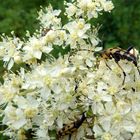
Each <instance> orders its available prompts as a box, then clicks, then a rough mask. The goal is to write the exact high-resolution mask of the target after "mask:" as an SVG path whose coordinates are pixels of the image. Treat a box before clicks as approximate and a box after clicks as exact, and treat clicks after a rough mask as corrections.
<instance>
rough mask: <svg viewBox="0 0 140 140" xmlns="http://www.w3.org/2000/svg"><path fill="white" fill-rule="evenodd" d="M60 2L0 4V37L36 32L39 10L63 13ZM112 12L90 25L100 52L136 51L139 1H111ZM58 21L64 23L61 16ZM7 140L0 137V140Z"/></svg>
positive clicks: (139, 38)
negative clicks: (96, 28)
mask: <svg viewBox="0 0 140 140" xmlns="http://www.w3.org/2000/svg"><path fill="white" fill-rule="evenodd" d="M63 1H64V0H59V1H57V0H0V34H2V33H5V34H6V35H10V33H11V31H14V32H15V34H16V36H18V37H21V38H22V37H24V36H25V34H26V31H27V30H28V31H30V32H31V34H32V33H33V32H35V30H36V29H39V24H38V21H37V20H36V18H37V16H38V14H37V11H39V9H40V6H42V7H45V6H47V5H48V4H49V3H51V4H52V5H53V7H55V8H57V9H62V10H63V11H64V5H63ZM113 2H114V5H115V8H114V10H113V12H111V13H110V14H108V13H105V14H104V15H101V16H100V18H99V19H98V20H95V19H94V20H92V21H91V22H93V24H96V25H97V23H99V25H101V26H100V30H99V37H100V39H101V40H102V45H103V46H104V48H108V47H114V46H116V45H118V46H120V47H122V48H127V47H129V46H131V45H132V46H134V47H136V48H138V49H139V50H140V10H139V9H140V1H139V0H113ZM62 20H63V22H65V21H64V20H65V19H64V18H63V15H62ZM0 129H2V127H0ZM6 139H7V138H5V137H3V136H1V135H0V140H6Z"/></svg>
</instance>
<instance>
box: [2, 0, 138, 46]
mask: <svg viewBox="0 0 140 140" xmlns="http://www.w3.org/2000/svg"><path fill="white" fill-rule="evenodd" d="M63 1H64V0H59V1H57V0H22V1H21V0H0V34H1V33H5V34H6V35H10V33H11V31H15V34H16V35H17V36H19V37H24V36H25V34H26V31H27V30H29V31H30V32H31V33H33V32H34V31H35V30H36V29H38V28H39V24H38V21H37V20H36V18H37V16H38V14H37V11H39V9H40V6H42V7H45V6H47V5H48V4H49V3H51V4H52V5H53V7H55V8H57V9H62V10H64V5H63ZM113 3H114V5H115V8H114V10H113V12H111V13H105V14H103V15H101V16H100V18H99V19H97V20H93V24H95V23H99V25H101V27H100V30H99V37H100V39H101V40H102V41H103V42H102V45H103V46H104V47H105V48H107V47H113V46H116V45H119V46H121V47H122V48H127V47H129V46H131V45H132V46H134V47H137V48H140V47H139V46H140V39H139V37H140V10H139V9H140V1H139V0H113ZM62 18H63V15H62Z"/></svg>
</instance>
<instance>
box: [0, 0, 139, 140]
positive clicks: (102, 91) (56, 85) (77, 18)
mask: <svg viewBox="0 0 140 140" xmlns="http://www.w3.org/2000/svg"><path fill="white" fill-rule="evenodd" d="M65 5H66V10H65V17H66V18H67V23H66V24H64V25H63V24H62V23H61V18H60V13H61V10H53V8H52V7H51V6H49V7H47V8H46V9H45V12H44V11H43V10H41V11H40V12H39V17H38V19H39V20H40V23H41V27H40V33H38V34H37V33H36V34H34V35H33V36H30V35H29V36H28V40H27V41H22V40H20V39H19V38H16V37H15V36H14V35H13V38H11V37H5V36H3V37H2V38H3V40H2V41H1V42H0V59H1V61H2V62H3V67H4V68H3V69H4V71H3V73H2V74H1V75H2V76H3V77H2V79H1V84H0V106H1V110H0V113H1V116H2V121H1V125H5V126H7V127H6V129H5V130H3V134H4V135H7V136H9V138H10V139H13V140H15V139H16V140H26V139H29V138H30V137H32V138H35V139H38V140H53V139H64V140H65V139H67V138H68V137H69V138H71V140H80V139H83V140H86V139H96V140H129V139H131V140H136V139H137V140H138V139H139V138H140V105H139V103H140V76H139V73H138V71H137V68H136V67H135V65H134V64H133V63H131V62H129V61H125V60H120V65H121V67H122V68H123V69H124V70H125V72H126V80H125V83H124V85H123V84H122V80H123V78H124V77H123V74H122V71H121V69H120V68H119V67H118V65H117V64H116V63H115V61H114V60H113V59H112V60H108V61H107V63H108V65H109V66H110V68H111V69H109V68H108V67H107V66H106V62H105V60H103V59H101V60H99V59H98V58H97V57H96V56H95V52H96V51H97V52H98V51H100V49H101V48H100V47H97V45H98V43H99V41H100V40H99V38H98V37H97V32H98V30H97V28H96V27H95V26H94V25H92V24H90V19H92V18H97V17H98V16H99V15H100V14H102V13H103V12H104V11H105V12H110V11H111V10H112V9H113V7H114V6H113V4H112V1H110V0H77V1H76V0H75V1H74V0H73V1H72V2H71V3H67V2H65ZM44 29H45V30H44ZM43 30H44V32H43V33H42V31H43ZM56 47H58V48H61V49H66V48H69V49H70V51H69V52H68V53H67V54H65V55H64V56H62V55H59V56H58V58H57V59H56V58H54V56H53V55H52V52H53V50H55V48H56ZM138 65H140V62H138ZM83 114H84V115H85V117H86V119H85V120H84V121H83V122H82V124H80V126H78V129H76V130H75V131H74V132H72V133H71V134H70V135H68V134H67V133H68V132H66V131H64V133H66V135H65V134H63V136H60V135H58V134H59V132H60V131H61V132H62V133H63V129H62V128H64V126H67V125H69V124H70V125H71V124H74V122H75V124H76V122H78V121H77V120H78V119H79V120H80V118H81V116H82V115H83ZM68 130H69V129H68ZM69 131H72V130H69Z"/></svg>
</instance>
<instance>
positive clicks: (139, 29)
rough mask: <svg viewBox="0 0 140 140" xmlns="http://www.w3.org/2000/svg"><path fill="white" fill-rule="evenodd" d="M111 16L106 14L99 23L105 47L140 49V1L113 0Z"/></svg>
mask: <svg viewBox="0 0 140 140" xmlns="http://www.w3.org/2000/svg"><path fill="white" fill-rule="evenodd" d="M113 3H114V5H115V8H114V10H113V11H112V12H111V14H108V13H106V14H104V15H103V16H102V17H101V18H100V19H99V23H100V24H102V27H101V30H100V37H101V40H103V42H104V46H105V47H110V46H111V47H112V46H113V45H119V46H120V47H122V48H127V47H128V46H131V45H132V46H134V47H136V48H138V49H140V47H139V46H140V39H139V37H140V10H139V9H140V1H139V0H135V1H134V0H113Z"/></svg>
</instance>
